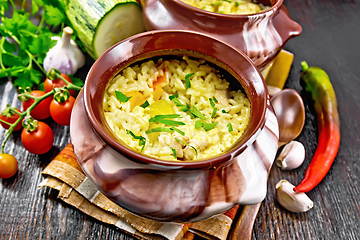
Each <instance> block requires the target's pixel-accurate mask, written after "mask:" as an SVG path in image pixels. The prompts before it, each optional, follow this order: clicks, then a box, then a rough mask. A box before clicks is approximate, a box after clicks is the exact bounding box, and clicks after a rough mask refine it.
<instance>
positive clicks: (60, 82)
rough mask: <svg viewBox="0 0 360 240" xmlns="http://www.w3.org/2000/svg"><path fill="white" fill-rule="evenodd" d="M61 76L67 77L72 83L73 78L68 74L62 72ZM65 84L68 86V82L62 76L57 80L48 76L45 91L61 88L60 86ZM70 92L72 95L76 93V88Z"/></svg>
mask: <svg viewBox="0 0 360 240" xmlns="http://www.w3.org/2000/svg"><path fill="white" fill-rule="evenodd" d="M61 76H62V77H63V78H65V79H66V81H68V82H69V83H72V81H71V79H70V78H69V77H68V76H67V75H66V74H64V73H62V74H61ZM64 86H66V83H65V82H64V81H63V80H62V79H61V78H58V79H55V80H50V79H48V78H47V79H45V82H44V89H45V92H50V91H51V90H53V88H60V87H64ZM69 93H70V95H71V96H74V95H75V91H74V90H69Z"/></svg>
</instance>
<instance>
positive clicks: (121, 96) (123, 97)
mask: <svg viewBox="0 0 360 240" xmlns="http://www.w3.org/2000/svg"><path fill="white" fill-rule="evenodd" d="M115 95H116V99H117V100H119V101H120V102H124V103H125V102H127V101H129V99H130V98H131V97H128V96H126V95H125V94H123V93H122V92H120V91H115Z"/></svg>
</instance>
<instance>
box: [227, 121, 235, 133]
mask: <svg viewBox="0 0 360 240" xmlns="http://www.w3.org/2000/svg"><path fill="white" fill-rule="evenodd" d="M226 126H227V127H228V131H229V132H231V131H233V130H234V129H233V127H232V125H231V123H228V124H227V125H226Z"/></svg>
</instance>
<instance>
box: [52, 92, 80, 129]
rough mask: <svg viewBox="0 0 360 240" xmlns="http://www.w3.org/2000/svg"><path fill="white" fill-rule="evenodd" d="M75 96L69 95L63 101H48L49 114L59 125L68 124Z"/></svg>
mask: <svg viewBox="0 0 360 240" xmlns="http://www.w3.org/2000/svg"><path fill="white" fill-rule="evenodd" d="M74 103H75V98H74V97H72V96H70V97H69V98H68V99H67V100H66V101H65V102H63V103H60V102H58V101H56V100H55V99H53V100H52V101H51V103H50V115H51V117H52V119H54V121H55V122H57V123H58V124H60V125H65V126H67V125H70V117H71V111H72V108H73V106H74Z"/></svg>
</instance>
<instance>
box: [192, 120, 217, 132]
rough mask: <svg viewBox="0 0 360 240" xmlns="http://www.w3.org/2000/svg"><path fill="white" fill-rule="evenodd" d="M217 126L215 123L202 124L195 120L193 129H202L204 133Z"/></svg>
mask: <svg viewBox="0 0 360 240" xmlns="http://www.w3.org/2000/svg"><path fill="white" fill-rule="evenodd" d="M216 125H217V122H214V123H204V122H202V121H201V120H197V121H196V122H195V128H196V129H199V128H201V127H202V128H203V129H204V130H205V131H210V130H211V129H213V128H215V127H216Z"/></svg>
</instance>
